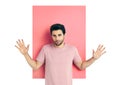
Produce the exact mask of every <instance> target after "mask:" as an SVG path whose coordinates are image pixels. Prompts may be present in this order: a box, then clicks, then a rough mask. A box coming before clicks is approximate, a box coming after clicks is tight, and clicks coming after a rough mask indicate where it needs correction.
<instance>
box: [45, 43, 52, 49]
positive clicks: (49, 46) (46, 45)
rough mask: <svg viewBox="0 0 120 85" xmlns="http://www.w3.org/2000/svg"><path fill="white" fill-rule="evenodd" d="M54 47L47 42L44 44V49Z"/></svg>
mask: <svg viewBox="0 0 120 85" xmlns="http://www.w3.org/2000/svg"><path fill="white" fill-rule="evenodd" d="M51 47H52V44H45V45H44V46H43V49H49V48H51Z"/></svg>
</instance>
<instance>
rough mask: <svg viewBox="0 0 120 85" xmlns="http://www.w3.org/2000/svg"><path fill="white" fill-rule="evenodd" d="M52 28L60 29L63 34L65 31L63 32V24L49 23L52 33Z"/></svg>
mask: <svg viewBox="0 0 120 85" xmlns="http://www.w3.org/2000/svg"><path fill="white" fill-rule="evenodd" d="M54 30H62V32H63V34H65V33H66V32H65V27H64V25H63V24H59V23H57V24H53V25H51V27H50V33H51V34H52V31H54Z"/></svg>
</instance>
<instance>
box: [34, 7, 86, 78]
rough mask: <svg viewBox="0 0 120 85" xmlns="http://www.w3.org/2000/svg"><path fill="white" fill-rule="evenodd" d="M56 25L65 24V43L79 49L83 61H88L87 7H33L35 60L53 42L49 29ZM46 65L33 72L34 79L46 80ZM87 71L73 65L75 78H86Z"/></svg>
mask: <svg viewBox="0 0 120 85" xmlns="http://www.w3.org/2000/svg"><path fill="white" fill-rule="evenodd" d="M54 23H61V24H64V26H65V28H66V38H65V42H66V43H69V44H72V45H74V46H76V47H77V48H78V51H79V54H80V56H81V59H82V60H85V59H86V34H85V33H86V32H85V31H86V7H85V6H33V59H36V57H37V55H38V53H39V51H40V49H41V48H42V46H43V45H44V44H47V43H50V42H51V37H50V33H49V28H50V26H51V25H52V24H54ZM44 74H45V72H44V65H43V66H42V67H41V68H40V69H39V70H33V78H44ZM85 77H86V71H85V70H83V71H80V70H78V69H77V68H76V67H75V66H74V65H73V78H85Z"/></svg>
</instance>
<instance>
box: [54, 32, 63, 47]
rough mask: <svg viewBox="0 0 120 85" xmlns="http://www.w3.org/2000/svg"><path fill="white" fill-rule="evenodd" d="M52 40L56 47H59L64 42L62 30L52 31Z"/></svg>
mask: <svg viewBox="0 0 120 85" xmlns="http://www.w3.org/2000/svg"><path fill="white" fill-rule="evenodd" d="M52 39H53V42H54V44H55V45H56V46H60V45H62V44H63V42H64V34H63V32H62V30H54V31H52Z"/></svg>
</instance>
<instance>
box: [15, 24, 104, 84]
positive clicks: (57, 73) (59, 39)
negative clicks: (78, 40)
mask: <svg viewBox="0 0 120 85" xmlns="http://www.w3.org/2000/svg"><path fill="white" fill-rule="evenodd" d="M50 33H51V37H52V40H53V43H52V44H47V45H45V46H43V48H42V49H41V51H40V53H39V54H38V57H37V59H36V60H33V59H32V58H31V57H30V55H29V54H28V50H29V45H27V47H26V46H25V44H24V41H23V40H18V41H17V45H15V46H16V47H17V48H18V49H19V51H20V52H21V53H22V54H23V55H24V57H25V59H26V60H27V62H28V64H29V65H30V66H31V67H32V68H33V69H39V68H40V67H41V66H42V65H43V64H44V63H45V84H46V85H72V64H73V63H74V64H75V65H76V67H77V68H78V69H80V70H84V69H85V68H86V67H88V66H90V65H91V64H92V63H93V62H94V61H95V60H97V59H98V58H99V57H100V56H101V55H103V54H104V53H105V52H106V51H105V47H103V45H99V46H98V48H97V50H96V51H94V50H93V54H92V57H91V58H90V59H88V60H86V61H82V60H81V58H80V56H79V53H78V51H77V49H76V47H74V46H71V45H68V44H66V43H65V42H64V38H65V33H66V31H65V28H64V25H62V24H53V25H52V26H51V27H50Z"/></svg>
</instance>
